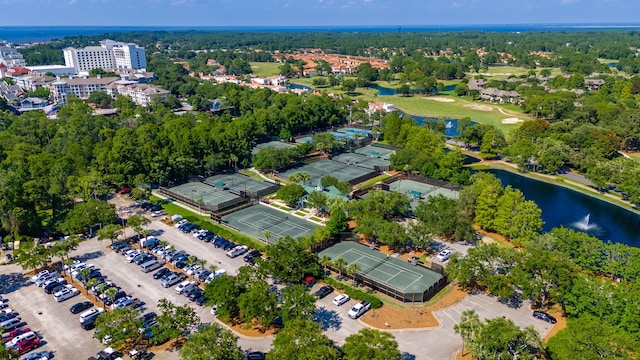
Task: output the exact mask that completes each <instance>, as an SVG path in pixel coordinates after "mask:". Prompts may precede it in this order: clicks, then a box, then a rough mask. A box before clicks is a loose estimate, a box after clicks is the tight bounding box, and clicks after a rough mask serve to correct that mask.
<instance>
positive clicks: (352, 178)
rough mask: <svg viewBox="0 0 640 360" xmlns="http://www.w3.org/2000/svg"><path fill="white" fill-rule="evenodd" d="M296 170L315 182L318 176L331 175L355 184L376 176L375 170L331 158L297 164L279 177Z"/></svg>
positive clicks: (286, 175)
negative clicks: (307, 174) (306, 174)
mask: <svg viewBox="0 0 640 360" xmlns="http://www.w3.org/2000/svg"><path fill="white" fill-rule="evenodd" d="M297 172H307V173H309V175H310V176H311V181H312V182H313V183H314V184H315V183H317V182H318V180H319V179H320V178H322V177H323V176H326V175H331V176H333V177H335V178H336V179H338V181H348V182H350V183H351V184H357V183H359V182H361V181H366V180H369V179H371V178H373V177H375V176H377V172H376V171H374V170H372V169H365V168H362V167H359V166H354V165H347V164H345V163H341V162H338V161H333V160H320V161H314V162H312V163H310V164H307V165H303V166H298V167H296V168H293V169H289V170H287V171H283V172H281V173H280V175H279V176H280V177H283V178H285V179H288V178H289V177H290V176H291V175H293V174H295V173H297Z"/></svg>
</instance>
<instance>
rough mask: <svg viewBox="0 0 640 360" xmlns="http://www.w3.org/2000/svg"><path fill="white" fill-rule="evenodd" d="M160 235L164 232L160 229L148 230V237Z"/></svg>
mask: <svg viewBox="0 0 640 360" xmlns="http://www.w3.org/2000/svg"><path fill="white" fill-rule="evenodd" d="M162 234H164V230H162V229H152V230H149V236H160V235H162Z"/></svg>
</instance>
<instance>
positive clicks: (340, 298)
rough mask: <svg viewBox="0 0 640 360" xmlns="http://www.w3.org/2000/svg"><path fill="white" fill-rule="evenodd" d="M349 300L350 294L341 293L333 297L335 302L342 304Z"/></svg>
mask: <svg viewBox="0 0 640 360" xmlns="http://www.w3.org/2000/svg"><path fill="white" fill-rule="evenodd" d="M349 300H351V298H350V297H349V295H347V294H340V295H338V296H336V297H334V298H333V303H334V304H336V305H338V306H340V305H342V304H344V303H346V302H348V301H349Z"/></svg>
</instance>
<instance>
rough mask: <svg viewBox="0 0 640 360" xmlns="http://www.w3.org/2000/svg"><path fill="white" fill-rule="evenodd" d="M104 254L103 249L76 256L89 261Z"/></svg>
mask: <svg viewBox="0 0 640 360" xmlns="http://www.w3.org/2000/svg"><path fill="white" fill-rule="evenodd" d="M103 255H104V252H103V251H102V250H98V251H94V252H90V253H84V254H82V255H79V256H77V257H76V258H77V259H78V260H80V261H87V260H91V259H97V258H99V257H101V256H103Z"/></svg>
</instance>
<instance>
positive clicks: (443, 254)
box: [436, 250, 451, 262]
mask: <svg viewBox="0 0 640 360" xmlns="http://www.w3.org/2000/svg"><path fill="white" fill-rule="evenodd" d="M449 257H451V250H442V251H440V253H439V254H438V255H436V260H438V261H440V262H445V261H447V260H449Z"/></svg>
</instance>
